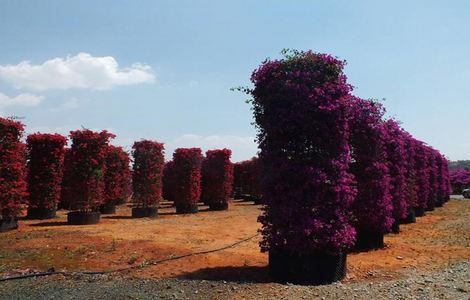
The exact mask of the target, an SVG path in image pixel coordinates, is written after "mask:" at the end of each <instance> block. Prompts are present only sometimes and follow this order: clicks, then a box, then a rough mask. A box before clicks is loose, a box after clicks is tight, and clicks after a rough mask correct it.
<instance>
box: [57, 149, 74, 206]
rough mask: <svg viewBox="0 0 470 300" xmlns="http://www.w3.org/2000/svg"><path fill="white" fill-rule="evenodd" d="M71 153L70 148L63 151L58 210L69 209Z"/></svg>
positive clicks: (71, 179)
mask: <svg viewBox="0 0 470 300" xmlns="http://www.w3.org/2000/svg"><path fill="white" fill-rule="evenodd" d="M72 176H73V172H72V151H71V149H70V148H65V150H64V163H63V171H62V182H61V187H60V201H59V204H58V208H59V209H70V198H71V196H70V195H71V192H72V191H71V187H72V181H73V177H72Z"/></svg>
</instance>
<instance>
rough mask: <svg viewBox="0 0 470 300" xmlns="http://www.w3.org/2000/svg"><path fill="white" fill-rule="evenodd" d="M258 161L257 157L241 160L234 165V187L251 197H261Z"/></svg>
mask: <svg viewBox="0 0 470 300" xmlns="http://www.w3.org/2000/svg"><path fill="white" fill-rule="evenodd" d="M260 172H261V170H260V163H259V159H258V158H257V157H253V158H251V159H250V160H245V161H241V162H238V163H236V164H235V166H234V188H236V189H237V190H238V191H239V192H240V193H241V194H243V195H249V196H251V198H255V199H256V198H261V191H260V177H261V173H260Z"/></svg>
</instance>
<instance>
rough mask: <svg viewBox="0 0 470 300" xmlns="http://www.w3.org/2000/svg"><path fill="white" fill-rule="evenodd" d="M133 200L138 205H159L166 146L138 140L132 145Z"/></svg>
mask: <svg viewBox="0 0 470 300" xmlns="http://www.w3.org/2000/svg"><path fill="white" fill-rule="evenodd" d="M132 149H133V156H134V167H133V172H132V189H133V192H134V195H133V202H134V204H135V205H136V206H137V207H144V208H145V207H157V206H158V203H159V202H160V200H161V198H162V176H163V166H164V163H165V158H164V149H165V148H164V146H163V144H162V143H158V142H154V141H147V140H144V141H138V142H135V143H134V145H133V146H132Z"/></svg>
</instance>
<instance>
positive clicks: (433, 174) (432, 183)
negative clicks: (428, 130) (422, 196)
mask: <svg viewBox="0 0 470 300" xmlns="http://www.w3.org/2000/svg"><path fill="white" fill-rule="evenodd" d="M437 154H438V152H437V151H436V150H435V149H433V148H431V147H427V148H426V157H427V165H428V174H429V177H428V178H429V195H428V203H427V205H426V208H427V209H428V210H433V209H434V207H435V206H436V201H437V195H438V189H439V182H438V174H437V173H438V172H439V169H438V165H437V162H436V155H437Z"/></svg>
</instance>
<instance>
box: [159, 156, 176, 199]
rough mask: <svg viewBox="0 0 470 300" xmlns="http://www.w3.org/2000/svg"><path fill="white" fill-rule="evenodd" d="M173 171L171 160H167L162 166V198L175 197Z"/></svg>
mask: <svg viewBox="0 0 470 300" xmlns="http://www.w3.org/2000/svg"><path fill="white" fill-rule="evenodd" d="M174 176H175V175H174V171H173V161H172V160H170V161H167V162H166V163H165V166H164V168H163V179H162V180H163V199H165V200H169V201H173V200H174V198H175V195H174V188H175V178H174Z"/></svg>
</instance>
